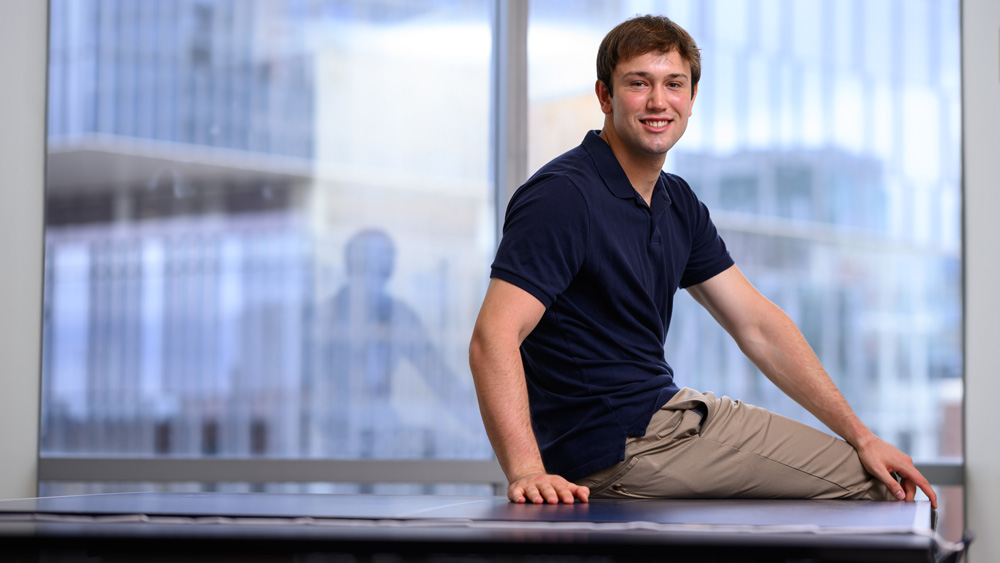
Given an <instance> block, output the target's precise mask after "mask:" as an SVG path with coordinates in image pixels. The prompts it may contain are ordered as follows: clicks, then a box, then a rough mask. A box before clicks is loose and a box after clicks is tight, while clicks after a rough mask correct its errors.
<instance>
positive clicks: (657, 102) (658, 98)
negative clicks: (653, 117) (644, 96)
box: [646, 88, 667, 109]
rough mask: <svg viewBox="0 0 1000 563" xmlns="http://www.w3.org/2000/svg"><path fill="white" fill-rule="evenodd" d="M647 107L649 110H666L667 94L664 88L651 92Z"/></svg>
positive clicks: (654, 89)
mask: <svg viewBox="0 0 1000 563" xmlns="http://www.w3.org/2000/svg"><path fill="white" fill-rule="evenodd" d="M646 107H647V108H649V109H664V108H666V107H667V93H666V92H665V91H664V90H663V88H652V89H651V90H650V93H649V99H648V100H647V101H646Z"/></svg>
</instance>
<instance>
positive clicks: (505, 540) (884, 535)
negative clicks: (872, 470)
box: [0, 493, 961, 563]
mask: <svg viewBox="0 0 1000 563" xmlns="http://www.w3.org/2000/svg"><path fill="white" fill-rule="evenodd" d="M933 528H934V526H933V511H932V509H931V507H930V504H929V503H928V502H909V503H903V502H865V501H796V500H603V499H595V500H592V501H591V502H590V503H587V504H582V503H577V504H563V505H530V504H527V505H519V504H512V503H510V502H508V501H507V500H506V498H503V497H475V496H468V497H460V496H381V495H310V494H274V493H242V494H231V493H118V494H99V495H80V496H64V497H49V498H33V499H18V500H7V501H0V559H3V558H5V557H7V558H8V559H9V560H19V559H17V558H27V559H32V560H43V559H44V560H49V559H51V560H59V561H67V560H68V561H72V560H76V559H79V560H87V561H143V560H145V561H163V560H174V559H184V560H186V561H187V560H190V561H202V560H213V561H216V560H219V559H220V558H221V559H235V560H240V561H276V560H282V561H309V562H311V563H313V562H317V561H337V562H348V561H364V562H369V561H376V560H378V561H383V560H385V561H404V560H405V561H413V560H420V561H427V560H434V561H437V560H443V561H466V560H475V561H527V560H537V559H538V558H543V559H548V558H551V557H558V558H561V559H562V560H563V561H602V562H603V561H619V560H620V561H644V560H664V561H705V560H711V561H797V562H802V561H878V562H880V563H892V562H901V563H902V562H918V561H919V562H936V561H946V560H947V561H954V560H956V559H957V558H958V557H959V555H960V551H961V550H960V548H958V547H956V546H954V545H948V544H947V542H943V541H942V540H940V538H938V537H937V536H936V535H935V533H934V530H933Z"/></svg>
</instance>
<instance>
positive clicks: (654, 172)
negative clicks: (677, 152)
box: [601, 124, 667, 205]
mask: <svg viewBox="0 0 1000 563" xmlns="http://www.w3.org/2000/svg"><path fill="white" fill-rule="evenodd" d="M601 138H602V139H604V141H605V142H607V143H608V145H609V146H610V147H611V152H612V153H614V155H615V158H617V159H618V164H620V165H621V167H622V170H624V171H625V175H626V176H628V181H629V182H630V183H631V184H632V188H634V189H635V191H636V192H638V193H639V195H640V196H642V199H644V200H645V201H646V205H650V201H651V199H652V197H653V188H655V187H656V181H657V180H659V178H660V171H661V170H663V163H664V161H665V160H666V159H667V155H666V153H664V154H650V155H637V154H635V153H634V152H631V151H628V150H626V148H625V145H624V143H622V141H621V139H619V138H618V135H617V134H616V133H615V130H614V128H613V127H608V126H607V124H605V127H604V129H602V130H601Z"/></svg>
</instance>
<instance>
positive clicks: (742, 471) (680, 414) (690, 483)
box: [577, 387, 894, 500]
mask: <svg viewBox="0 0 1000 563" xmlns="http://www.w3.org/2000/svg"><path fill="white" fill-rule="evenodd" d="M698 403H701V404H703V405H704V409H705V410H706V411H707V415H706V416H705V417H704V418H702V416H701V414H700V413H699V412H698V411H697V410H691V409H693V408H694V407H696V406H697V405H698ZM577 484H579V485H586V486H588V487H590V490H591V497H593V498H797V499H805V498H809V499H873V500H890V499H892V500H894V499H893V498H892V496H891V495H890V494H889V490H888V488H886V487H885V485H883V484H882V483H881V482H879V481H878V480H877V479H875V478H874V477H872V476H871V475H869V474H868V472H867V471H865V469H864V466H862V465H861V460H860V459H858V454H857V452H856V451H855V450H854V448H853V447H852V446H851V445H850V444H848V443H847V442H845V441H843V440H841V439H839V438H835V437H833V436H830V435H828V434H825V433H823V432H820V431H819V430H816V429H815V428H812V427H810V426H806V425H804V424H801V423H799V422H795V421H793V420H791V419H788V418H785V417H783V416H780V415H776V414H774V413H771V412H769V411H767V410H764V409H762V408H758V407H755V406H752V405H748V404H746V403H742V402H740V401H734V400H732V399H730V398H729V397H722V398H716V397H715V395H713V394H712V393H701V392H698V391H695V390H693V389H689V388H686V387H685V388H684V389H681V391H680V392H679V393H678V394H677V395H675V396H674V397H673V398H672V399H671V400H670V401H669V402H668V403H667V404H666V405H664V406H663V407H662V408H661V409H660V410H659V411H657V412H656V413H655V414H654V415H653V419H652V421H650V424H649V428H648V429H647V430H646V435H645V436H637V437H630V438H628V440H627V442H626V445H625V461H622V462H621V463H619V464H617V465H614V466H612V467H609V468H606V469H602V470H601V471H598V472H597V473H594V474H593V475H589V476H587V477H584V478H583V479H579V480H577Z"/></svg>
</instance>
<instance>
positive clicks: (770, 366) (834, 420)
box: [738, 305, 874, 447]
mask: <svg viewBox="0 0 1000 563" xmlns="http://www.w3.org/2000/svg"><path fill="white" fill-rule="evenodd" d="M769 309H770V310H767V311H764V312H762V313H761V315H762V317H767V318H762V321H763V322H761V323H759V325H758V327H757V328H755V329H754V330H751V331H747V335H746V336H745V337H744V338H742V339H739V340H738V343H739V345H740V348H741V349H742V350H743V352H744V353H745V354H746V356H747V357H748V358H750V360H751V361H753V363H754V364H755V365H756V366H757V367H758V368H759V369H760V370H761V372H763V373H764V375H766V376H767V378H768V379H770V380H771V381H772V382H773V383H774V384H775V385H776V386H777V387H778V388H779V389H781V390H782V391H783V392H784V393H785V394H787V395H788V396H789V397H791V398H792V399H794V400H795V401H796V402H797V403H799V404H800V405H802V406H803V407H805V408H806V410H808V411H809V412H810V413H812V414H813V415H814V416H815V417H816V418H818V419H819V420H820V422H822V423H823V424H825V425H826V426H827V427H828V428H830V429H831V430H832V431H834V432H835V433H837V434H838V435H840V436H841V437H843V438H844V439H845V440H847V441H848V442H850V443H851V444H853V445H854V446H855V447H860V446H863V445H864V444H865V442H867V441H869V440H871V439H872V438H874V435H873V434H872V433H871V431H870V430H869V429H868V428H867V427H866V426H865V425H864V423H862V422H861V420H860V419H859V418H858V417H857V415H855V413H854V411H853V409H851V407H850V405H849V404H848V402H847V400H846V399H845V398H844V396H843V394H841V392H840V391H839V390H838V389H837V386H836V385H835V384H834V382H833V380H832V379H831V378H830V376H829V374H827V372H826V370H825V369H823V366H822V364H821V363H820V361H819V359H818V358H817V357H816V354H815V353H814V352H813V350H812V348H811V347H810V346H809V343H808V342H807V341H806V339H805V337H804V336H803V335H802V333H801V332H800V331H799V329H798V328H797V327H796V326H795V324H794V323H793V322H792V321H791V319H789V318H788V316H787V315H786V314H785V313H784V312H783V311H781V309H780V308H778V307H777V306H774V305H770V307H769Z"/></svg>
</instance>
